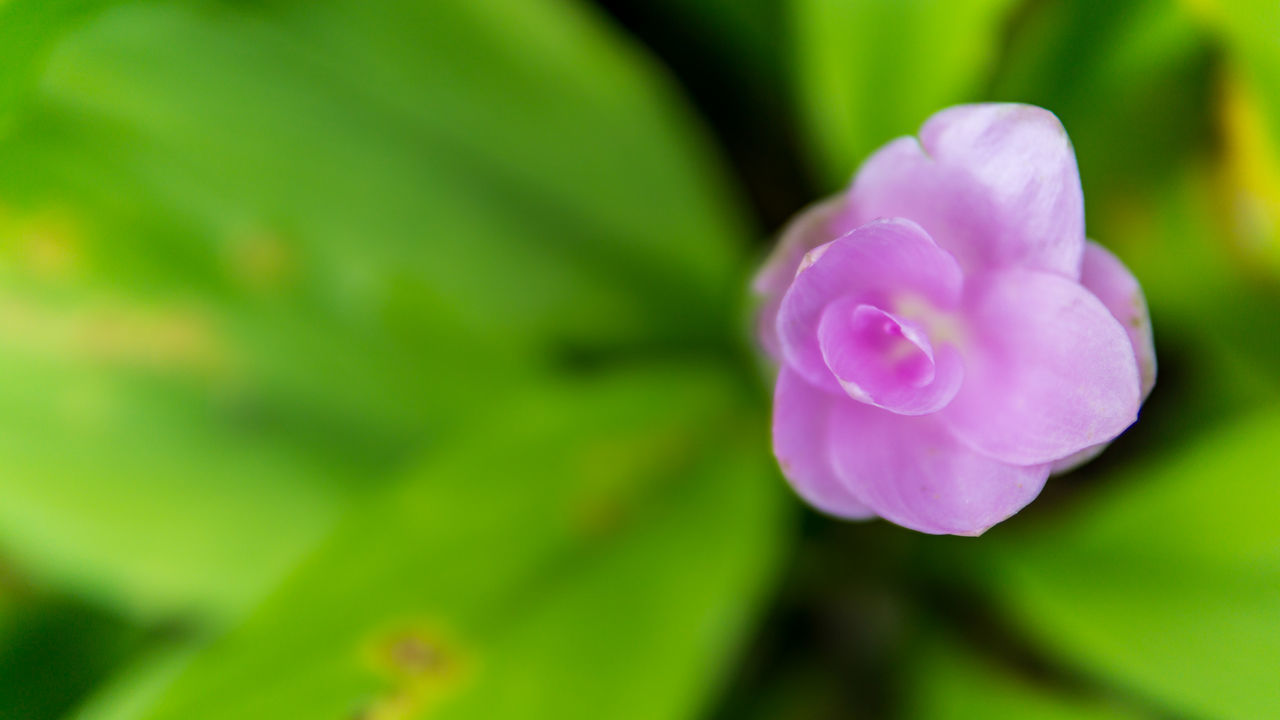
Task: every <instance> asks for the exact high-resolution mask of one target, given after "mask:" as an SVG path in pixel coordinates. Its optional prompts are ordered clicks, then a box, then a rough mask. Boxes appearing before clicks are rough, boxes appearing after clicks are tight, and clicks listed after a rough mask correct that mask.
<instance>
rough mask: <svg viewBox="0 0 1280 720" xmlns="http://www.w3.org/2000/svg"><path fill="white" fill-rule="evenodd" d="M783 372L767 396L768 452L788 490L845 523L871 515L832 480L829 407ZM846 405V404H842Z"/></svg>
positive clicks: (817, 394)
mask: <svg viewBox="0 0 1280 720" xmlns="http://www.w3.org/2000/svg"><path fill="white" fill-rule="evenodd" d="M840 401H841V398H838V397H836V396H834V395H828V394H826V393H824V392H822V391H821V390H818V389H816V388H814V387H813V386H811V385H809V383H807V382H805V381H804V380H803V379H802V378H800V377H799V376H797V375H796V374H795V373H793V372H791V371H790V370H788V369H787V368H785V367H784V368H782V371H781V372H780V373H779V374H778V385H777V387H776V388H775V390H774V396H773V452H774V454H775V455H776V456H777V457H778V465H779V466H781V468H782V474H783V475H784V476H786V478H787V480H788V481H790V483H791V487H793V488H795V491H796V493H797V494H799V495H800V497H802V498H804V499H805V501H807V502H808V503H809V504H810V505H813V506H814V507H816V508H818V509H819V510H821V511H823V512H825V513H829V514H831V515H837V516H839V517H845V518H855V519H856V518H868V517H872V516H874V515H875V513H873V512H871V511H870V510H868V509H867V507H866V506H865V505H863V504H862V503H861V502H859V501H858V500H857V499H856V498H854V496H853V495H852V494H851V493H850V492H849V491H848V490H846V489H845V488H844V486H843V485H841V484H840V481H839V480H837V479H836V475H835V471H834V469H833V468H832V465H831V454H830V452H829V451H828V447H827V443H826V436H827V426H828V424H829V422H830V417H831V407H832V403H833V402H840ZM846 402H852V401H846Z"/></svg>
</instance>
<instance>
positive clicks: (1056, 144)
mask: <svg viewBox="0 0 1280 720" xmlns="http://www.w3.org/2000/svg"><path fill="white" fill-rule="evenodd" d="M849 199H850V205H849V209H848V210H847V212H846V215H847V216H848V217H847V219H846V220H845V222H847V223H852V224H855V225H856V224H861V223H865V222H867V221H869V220H872V219H874V218H877V217H906V218H911V219H912V220H914V221H916V222H918V223H919V224H920V225H921V226H922V227H923V228H924V229H925V231H926V232H928V233H929V235H930V236H932V237H933V239H934V240H935V241H937V243H938V244H939V245H940V246H941V247H943V248H945V249H946V250H947V251H949V252H950V253H952V254H953V255H954V256H955V257H956V259H957V260H958V261H959V262H960V264H961V265H963V266H964V267H965V268H966V270H968V271H975V270H982V269H991V268H1000V267H1025V268H1029V269H1033V270H1044V271H1047V272H1054V273H1058V274H1061V275H1065V276H1067V277H1072V278H1075V277H1078V276H1079V272H1080V261H1081V256H1082V253H1083V252H1084V199H1083V194H1082V192H1081V189H1080V176H1079V172H1078V170H1077V168H1076V161H1075V155H1074V153H1073V152H1072V148H1071V142H1070V141H1069V140H1068V138H1067V134H1066V131H1065V130H1063V128H1062V124H1061V123H1059V122H1058V119H1057V118H1056V117H1054V115H1053V113H1050V112H1049V111H1047V110H1043V109H1041V108H1037V107H1032V106H1029V105H1016V104H982V105H961V106H958V107H954V108H950V109H948V110H943V111H942V112H940V113H938V114H936V115H934V116H933V117H931V118H930V119H929V120H928V121H927V122H926V123H925V125H924V127H923V128H921V130H920V142H916V140H915V139H914V138H909V137H908V138H899V139H898V140H895V141H893V142H891V143H889V144H888V145H886V146H885V147H884V148H882V149H881V150H880V151H879V152H877V153H876V154H874V155H872V156H871V157H870V158H869V159H868V160H867V161H866V163H864V164H863V166H862V168H861V169H860V170H859V171H858V175H857V177H856V179H855V180H854V184H853V187H852V188H851V189H850V195H849Z"/></svg>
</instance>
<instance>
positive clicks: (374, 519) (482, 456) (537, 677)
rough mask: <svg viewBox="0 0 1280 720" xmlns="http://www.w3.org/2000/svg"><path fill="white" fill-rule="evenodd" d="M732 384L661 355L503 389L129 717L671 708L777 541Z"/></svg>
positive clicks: (713, 657)
mask: <svg viewBox="0 0 1280 720" xmlns="http://www.w3.org/2000/svg"><path fill="white" fill-rule="evenodd" d="M739 392H740V390H739V389H738V388H737V387H735V386H734V385H733V384H732V383H731V382H726V379H725V377H724V376H723V374H722V373H718V372H716V371H715V370H714V369H708V370H706V371H696V372H691V371H685V370H676V369H674V368H672V369H661V368H660V369H657V370H647V371H643V372H639V371H637V372H625V373H620V374H618V375H617V376H615V377H610V378H600V379H593V380H584V381H580V382H579V383H578V384H576V385H565V386H564V387H561V388H557V389H544V390H540V391H535V392H532V393H528V394H523V395H522V396H520V397H516V398H514V399H513V400H512V402H511V403H510V404H509V405H506V406H503V407H501V408H497V409H495V412H494V414H493V417H492V420H491V422H489V423H485V424H482V425H480V426H478V428H477V432H476V433H475V434H474V435H472V436H470V437H469V438H468V439H467V440H466V441H464V442H461V443H459V444H457V445H456V446H455V447H454V448H452V449H451V450H450V451H449V452H448V453H446V454H444V455H442V456H440V457H438V458H437V459H436V460H435V461H432V462H429V463H428V464H427V465H426V466H425V467H423V468H422V469H421V470H419V471H417V472H414V473H412V474H411V475H410V476H409V477H408V478H407V479H406V481H405V482H404V483H403V484H402V485H399V486H397V487H395V488H393V489H391V490H390V491H389V492H387V493H386V494H384V495H382V496H381V497H378V498H376V499H375V500H373V501H372V502H371V503H370V504H369V506H368V507H367V508H365V509H364V510H362V511H361V512H359V513H356V514H354V515H352V516H351V517H350V518H349V520H348V521H347V522H346V523H345V524H344V525H343V526H342V528H341V529H340V530H338V531H337V532H336V533H335V534H334V535H333V536H332V537H331V538H330V540H329V542H327V543H326V544H325V545H324V546H323V547H322V548H321V549H320V550H319V551H318V552H317V553H316V554H315V555H314V556H313V557H312V558H310V560H309V561H308V562H307V563H306V564H305V566H304V567H303V568H302V569H301V570H300V571H299V572H298V573H297V574H295V575H294V576H292V577H291V578H290V579H289V580H288V581H287V582H286V584H285V585H284V586H283V587H281V588H280V589H279V591H278V592H276V593H275V594H274V595H273V596H272V597H271V599H270V600H269V601H268V602H267V603H266V604H265V605H264V606H263V607H261V608H260V609H259V610H258V611H256V612H255V613H254V614H253V615H252V616H251V617H250V618H249V619H248V621H247V622H246V623H245V624H244V625H243V626H241V627H239V628H237V629H235V630H234V631H233V632H232V633H230V634H229V635H228V636H227V637H226V638H225V639H224V640H221V641H217V642H215V644H214V645H213V646H211V647H210V648H209V649H208V650H207V651H206V652H204V653H203V654H201V655H200V656H199V657H197V658H196V659H195V661H194V662H193V663H192V664H191V665H190V666H189V667H188V668H187V670H186V671H185V672H184V673H183V674H182V675H181V676H180V677H179V678H178V680H177V682H176V683H175V684H174V685H173V686H172V687H171V688H170V690H169V691H168V692H167V693H166V694H165V695H164V696H163V698H162V699H161V701H160V702H159V703H158V704H157V705H156V706H155V708H154V710H153V712H150V713H147V714H146V715H144V717H147V718H184V719H185V720H199V719H200V718H212V717H219V718H231V717H235V718H243V719H246V720H247V719H249V718H277V717H283V716H304V717H343V716H346V715H352V714H353V713H354V716H356V717H365V718H389V717H402V718H409V717H419V716H421V714H423V713H425V712H427V710H428V709H430V711H431V712H432V717H457V718H462V717H473V718H495V717H554V718H572V717H583V718H597V717H609V718H624V717H634V718H645V719H652V718H664V717H687V716H689V715H690V714H691V712H692V711H693V710H695V709H696V708H698V707H699V706H701V705H702V704H703V703H705V702H706V700H707V699H708V698H709V695H710V693H712V692H714V690H715V688H716V687H717V686H718V679H719V678H720V676H722V674H723V672H724V670H725V669H726V668H725V667H724V663H725V661H726V659H727V657H728V655H727V654H728V653H729V652H730V651H731V650H732V649H734V648H735V647H736V645H737V644H738V642H739V641H738V637H739V634H740V633H741V632H742V630H744V629H745V627H746V625H747V622H748V620H749V619H750V618H751V616H752V615H753V614H754V611H755V609H756V608H757V606H758V603H759V595H760V593H761V591H762V590H763V589H764V587H765V581H766V578H768V577H769V575H770V574H771V573H770V571H771V569H772V568H773V567H774V565H775V563H776V559H777V552H778V544H779V542H780V535H779V532H780V530H781V525H780V520H781V515H780V510H781V508H782V505H781V503H779V502H777V501H778V500H779V499H780V497H779V494H778V490H779V485H778V482H777V479H776V476H775V475H774V473H773V472H771V471H769V470H768V468H769V464H768V462H767V460H766V458H765V457H764V454H763V448H764V447H765V443H764V439H763V437H757V435H758V433H756V432H753V431H745V432H744V430H745V429H746V428H749V427H754V428H757V429H759V428H760V427H762V424H761V419H760V418H759V417H758V416H757V415H756V414H755V413H754V412H752V411H750V410H749V409H746V408H743V407H742V406H741V405H740V404H739V403H738V401H737V400H735V399H734V398H735V396H736V395H737V394H738V393H739ZM587 678H589V680H587Z"/></svg>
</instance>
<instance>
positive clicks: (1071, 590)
mask: <svg viewBox="0 0 1280 720" xmlns="http://www.w3.org/2000/svg"><path fill="white" fill-rule="evenodd" d="M1278 436H1280V418H1277V417H1276V416H1275V415H1274V413H1270V414H1267V415H1263V416H1260V417H1254V418H1251V419H1247V420H1243V421H1240V422H1238V423H1235V424H1231V425H1227V426H1225V427H1222V428H1220V429H1217V430H1215V431H1214V432H1211V433H1208V434H1206V435H1205V436H1204V437H1203V438H1202V439H1200V440H1198V441H1197V442H1195V443H1193V444H1191V445H1189V446H1186V447H1183V448H1179V449H1177V450H1176V451H1173V452H1170V453H1168V454H1167V456H1166V457H1164V458H1162V459H1161V460H1160V461H1159V462H1156V463H1152V464H1151V465H1150V466H1149V467H1146V468H1143V469H1141V470H1136V471H1134V472H1133V473H1131V475H1132V477H1129V478H1126V481H1125V483H1124V484H1123V485H1119V486H1117V487H1114V488H1108V489H1106V490H1102V491H1099V492H1098V493H1097V494H1096V495H1095V496H1094V497H1091V498H1089V499H1088V500H1087V501H1083V500H1082V501H1081V502H1080V503H1078V505H1077V506H1075V507H1071V508H1068V509H1067V511H1066V512H1064V513H1063V514H1062V515H1061V516H1060V517H1057V518H1054V522H1053V524H1052V525H1051V526H1049V527H1045V528H1043V529H1038V530H1037V531H1036V532H1035V533H1034V534H1023V535H1019V536H1017V537H1009V538H1006V542H1005V543H1003V544H1001V545H1000V546H999V547H998V548H995V552H996V558H997V560H998V574H997V577H998V578H999V586H998V587H997V588H993V591H994V592H995V593H997V594H998V595H999V596H1000V597H1001V602H1002V605H1003V606H1004V607H1005V608H1006V609H1008V610H1009V611H1011V612H1012V613H1013V615H1014V617H1016V618H1017V621H1018V623H1019V625H1020V626H1021V627H1022V628H1023V630H1024V631H1025V632H1026V633H1027V634H1028V635H1030V636H1031V637H1034V638H1036V639H1037V640H1039V641H1041V642H1043V643H1044V645H1045V646H1046V647H1049V648H1052V649H1053V650H1055V651H1057V652H1060V653H1061V654H1062V656H1063V657H1064V658H1068V659H1069V660H1070V661H1071V662H1073V663H1075V664H1076V665H1077V666H1078V667H1080V668H1082V669H1085V668H1087V669H1088V671H1089V672H1092V673H1096V674H1102V675H1104V676H1106V677H1109V678H1113V679H1114V681H1115V682H1116V683H1117V684H1118V685H1121V686H1123V687H1126V688H1132V689H1134V690H1136V691H1138V692H1140V693H1142V694H1143V695H1145V696H1148V697H1153V698H1160V699H1162V700H1163V701H1164V702H1165V703H1167V704H1168V705H1170V706H1171V707H1176V708H1179V709H1184V710H1185V711H1186V712H1187V713H1188V714H1190V715H1193V716H1196V717H1224V718H1235V717H1242V718H1243V717H1266V716H1267V715H1268V714H1269V713H1270V712H1272V710H1273V709H1274V708H1275V707H1277V706H1278V705H1280V688H1277V686H1276V684H1275V682H1274V672H1273V670H1274V668H1275V663H1276V660H1277V658H1280V627H1277V626H1276V624H1275V622H1274V619H1275V618H1276V617H1277V616H1280V593H1277V588H1280V526H1277V525H1276V523H1274V522H1271V518H1274V517H1275V516H1276V513H1277V512H1280V493H1277V492H1276V491H1275V488H1274V487H1268V482H1267V476H1266V475H1259V474H1258V472H1257V469H1258V468H1259V467H1275V466H1276V464H1277V463H1280V447H1278V446H1277V445H1276V443H1275V438H1276V437H1278Z"/></svg>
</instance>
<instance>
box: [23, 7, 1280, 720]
mask: <svg viewBox="0 0 1280 720" xmlns="http://www.w3.org/2000/svg"><path fill="white" fill-rule="evenodd" d="M976 100H1013V101H1023V102H1031V103H1035V104H1039V105H1042V106H1044V107H1047V108H1049V109H1051V110H1053V111H1054V112H1055V113H1057V114H1058V115H1059V117H1060V118H1061V119H1062V121H1063V123H1064V124H1065V125H1066V127H1067V129H1068V131H1069V132H1070V134H1071V137H1072V139H1073V141H1074V143H1075V146H1076V149H1077V152H1078V156H1079V164H1080V168H1081V174H1082V177H1083V182H1084V188H1085V198H1086V206H1087V211H1088V227H1089V232H1090V235H1091V236H1092V237H1094V238H1095V239H1097V240H1098V241H1100V242H1101V243H1103V244H1104V245H1107V246H1108V247H1110V248H1111V249H1112V250H1114V251H1115V252H1116V253H1117V254H1118V255H1119V256H1120V257H1122V258H1123V259H1124V260H1125V261H1126V262H1127V263H1128V264H1129V266H1130V267H1131V268H1132V269H1133V270H1134V272H1135V274H1136V275H1137V276H1138V278H1139V279H1140V280H1141V281H1142V283H1143V285H1144V287H1145V288H1146V292H1147V296H1148V300H1149V303H1150V306H1151V312H1152V316H1153V322H1154V325H1155V329H1156V342H1157V347H1158V355H1159V360H1160V379H1159V382H1158V384H1157V387H1156V390H1155V393H1154V395H1153V396H1152V397H1151V399H1150V401H1149V402H1148V403H1147V405H1146V407H1145V409H1144V412H1143V417H1142V419H1141V421H1140V422H1139V423H1138V424H1137V425H1136V426H1135V427H1134V428H1133V429H1132V430H1130V431H1129V432H1128V433H1127V434H1126V435H1124V436H1123V437H1122V438H1121V439H1120V440H1119V441H1118V442H1117V443H1116V444H1115V445H1114V446H1113V447H1112V448H1111V449H1110V450H1109V451H1108V452H1107V453H1106V454H1105V455H1104V456H1103V457H1102V458H1101V459H1099V460H1098V461H1096V462H1094V463H1093V464H1091V465H1089V466H1086V467H1085V468H1083V469H1081V470H1079V471H1077V472H1075V473H1073V474H1071V475H1068V476H1065V477H1062V478H1058V479H1056V480H1053V481H1051V482H1050V485H1049V487H1048V489H1047V490H1046V492H1045V493H1044V495H1043V496H1042V497H1041V498H1040V500H1038V501H1037V502H1036V503H1034V504H1032V505H1031V506H1030V507H1029V508H1027V509H1026V510H1025V511H1024V512H1022V513H1021V514H1020V515H1018V516H1016V517H1015V518H1014V519H1012V520H1010V521H1009V522H1007V523H1004V524H1002V525H1000V526H998V527H996V528H995V529H993V530H991V531H990V532H989V533H987V535H985V536H984V537H983V538H981V539H979V540H972V539H956V538H937V537H929V536H924V535H919V534H916V533H913V532H909V531H906V530H902V529H899V528H896V527H893V526H891V525H888V524H886V523H881V522H874V523H864V524H849V523H841V522H836V521H832V520H829V519H826V518H824V517H822V516H820V515H818V514H816V513H814V512H812V511H810V510H807V509H805V508H804V507H803V506H802V505H801V503H800V502H799V501H798V500H797V499H796V498H795V497H794V496H792V495H791V493H790V492H789V491H788V490H787V489H786V486H785V484H784V482H783V480H782V479H781V477H780V476H779V474H778V472H777V470H776V468H775V466H774V464H773V460H772V457H771V455H770V452H769V446H768V412H769V408H768V400H769V387H768V381H767V378H766V372H765V371H764V370H763V368H762V367H761V365H760V361H759V360H758V358H757V356H756V354H755V352H754V350H753V349H752V342H751V339H750V337H749V333H748V331H747V328H748V326H749V323H748V316H749V309H750V300H749V298H748V297H747V291H746V285H747V280H748V278H749V276H750V274H751V272H752V270H753V268H754V267H755V266H756V265H757V264H758V263H759V261H760V259H761V258H762V257H763V255H764V253H765V252H767V250H768V247H769V244H770V242H771V240H770V238H771V237H773V235H774V234H775V233H776V232H777V230H778V228H779V227H780V226H781V225H782V223H783V222H785V220H786V218H787V217H788V216H789V215H791V214H792V213H794V212H795V211H796V210H797V209H798V208H800V207H801V206H803V205H804V204H806V203H808V202H810V201H812V200H814V199H816V198H818V197H820V196H822V195H825V194H828V193H830V192H833V191H835V190H836V189H838V188H840V187H841V186H842V185H843V184H844V183H846V182H847V180H848V179H849V177H850V176H851V174H852V173H853V171H854V169H855V168H856V167H857V164H858V163H859V161H860V160H861V159H862V158H863V157H865V156H866V154H867V153H868V152H870V151H871V150H872V149H874V148H875V147H876V146H878V145H879V144H881V143H882V142H884V141H886V140H888V139H890V138H892V137H895V136H898V135H902V134H910V133H912V132H914V131H915V129H916V128H917V127H918V126H919V124H920V123H921V122H922V121H923V120H924V119H925V118H926V117H927V116H928V115H930V114H931V113H932V112H934V111H936V110H938V109H940V108H942V107H944V106H947V105H950V104H954V103H958V102H965V101H976ZM1278 243H1280V4H1278V3H1275V2H1267V1H1263V0H1258V1H1255V2H1244V1H1242V2H1228V1H1227V0H1184V1H1182V2H1173V1H1169V0H1126V1H1118V0H1082V1H1077V2H1068V1H1066V0H607V1H603V2H597V3H592V2H587V1H586V0H417V1H416V2H408V1H405V2H400V1H397V0H376V1H375V0H306V1H303V0H262V1H250V0H152V1H145V0H129V1H126V2H115V1H113V0H0V377H2V378H3V379H2V380H0V718H4V719H5V720H7V719H9V718H22V719H24V720H25V719H28V718H30V719H42V718H66V719H68V720H125V719H130V720H135V719H136V720H162V719H164V720H178V719H182V720H201V719H204V718H228V719H237V720H238V719H245V718H249V719H251V718H273V719H275V718H322V719H325V718H334V719H343V720H408V719H410V718H449V719H454V718H476V719H492V718H556V719H572V718H584V719H585V718H591V719H598V718H608V719H613V718H634V719H636V720H664V719H666V718H711V719H713V720H728V719H738V718H745V719H748V720H751V719H761V720H763V719H764V718H787V719H793V718H794V719H796V720H819V719H828V718H876V719H878V718H886V719H888V718H903V719H927V720H933V719H943V720H945V719H949V718H956V719H962V718H975V717H984V718H997V719H998V718H1012V719H1018V720H1039V719H1042V718H1043V719H1046V720H1048V719H1063V718H1086V719H1090V718H1099V719H1102V718H1106V719H1108V720H1115V719H1129V720H1133V719H1143V718H1145V719H1151V720H1154V719H1163V720H1168V719H1175V718H1177V719H1198V718H1205V719H1212V718H1231V719H1234V718H1241V719H1245V720H1255V719H1259V718H1276V717H1280V402H1278V400H1280V283H1278V281H1280V244H1278Z"/></svg>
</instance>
